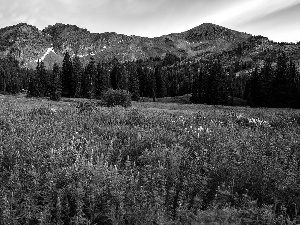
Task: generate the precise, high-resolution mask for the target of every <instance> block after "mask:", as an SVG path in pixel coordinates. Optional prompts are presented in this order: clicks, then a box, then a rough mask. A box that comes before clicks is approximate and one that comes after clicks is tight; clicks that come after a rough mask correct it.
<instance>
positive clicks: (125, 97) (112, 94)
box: [102, 89, 131, 107]
mask: <svg viewBox="0 0 300 225" xmlns="http://www.w3.org/2000/svg"><path fill="white" fill-rule="evenodd" d="M102 100H103V105H105V106H107V107H112V106H116V105H120V106H123V107H130V106H131V95H130V93H129V92H128V91H126V90H113V89H109V90H107V91H106V92H104V93H103V96H102Z"/></svg>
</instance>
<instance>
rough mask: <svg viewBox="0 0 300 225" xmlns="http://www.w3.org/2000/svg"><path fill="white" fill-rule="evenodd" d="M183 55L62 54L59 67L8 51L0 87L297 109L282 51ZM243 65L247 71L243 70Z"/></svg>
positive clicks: (296, 84)
mask: <svg viewBox="0 0 300 225" xmlns="http://www.w3.org/2000/svg"><path fill="white" fill-rule="evenodd" d="M249 67H251V65H250V66H249V65H247V64H245V63H243V62H240V61H235V62H234V63H232V65H225V64H224V63H222V60H221V59H219V58H216V59H214V60H202V61H201V60H196V59H194V60H191V59H189V60H187V59H180V58H178V57H177V56H175V55H172V54H167V55H166V56H165V57H164V58H163V59H161V58H158V57H157V58H150V59H148V60H138V61H135V62H123V63H122V62H119V61H118V60H117V59H116V58H114V59H113V60H111V61H110V62H96V61H95V59H94V58H93V57H91V58H90V60H89V62H88V63H87V64H86V65H84V64H83V63H82V62H81V60H80V58H79V57H78V56H75V57H74V58H71V57H70V55H69V53H68V52H66V53H65V55H64V59H63V63H62V66H59V65H58V64H57V63H54V65H53V68H51V69H46V68H45V65H44V63H43V62H42V61H41V62H40V61H38V63H37V66H36V69H35V70H32V69H26V68H21V67H20V66H19V63H18V61H17V60H16V59H14V57H13V56H7V57H5V58H2V59H0V92H1V93H11V94H16V93H19V92H21V91H24V92H27V95H28V96H30V97H50V99H51V100H59V99H60V98H61V97H68V98H88V99H99V98H101V95H102V93H103V92H104V91H106V90H108V89H114V90H118V89H121V90H126V91H129V92H130V93H131V98H132V100H134V101H138V100H140V98H141V97H148V98H152V99H153V101H156V98H164V97H174V96H183V95H186V94H190V95H191V98H190V101H191V103H196V104H199V103H200V104H209V105H239V104H243V105H249V106H252V107H287V108H300V75H299V71H298V70H297V68H296V65H295V63H294V61H293V60H291V59H289V58H288V57H287V56H286V54H285V53H284V52H281V53H279V54H278V56H277V58H276V59H273V60H272V59H266V60H265V61H264V63H263V64H260V65H254V67H252V68H250V69H249ZM245 69H247V71H248V72H246V73H243V71H245Z"/></svg>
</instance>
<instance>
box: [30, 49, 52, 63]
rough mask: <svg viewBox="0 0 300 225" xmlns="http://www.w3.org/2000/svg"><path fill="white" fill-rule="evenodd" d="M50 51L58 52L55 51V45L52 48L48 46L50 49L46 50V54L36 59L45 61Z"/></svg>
mask: <svg viewBox="0 0 300 225" xmlns="http://www.w3.org/2000/svg"><path fill="white" fill-rule="evenodd" d="M50 52H53V53H54V54H56V53H55V52H54V49H53V47H51V48H48V49H47V51H46V52H45V54H44V55H43V56H42V57H41V58H40V59H38V60H35V61H36V62H37V61H44V59H45V57H46V56H47V55H48V54H49V53H50Z"/></svg>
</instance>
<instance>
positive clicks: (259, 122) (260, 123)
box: [236, 114, 270, 127]
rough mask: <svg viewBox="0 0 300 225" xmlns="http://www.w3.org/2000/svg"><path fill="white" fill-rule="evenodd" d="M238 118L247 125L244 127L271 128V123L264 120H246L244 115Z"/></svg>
mask: <svg viewBox="0 0 300 225" xmlns="http://www.w3.org/2000/svg"><path fill="white" fill-rule="evenodd" d="M236 118H237V119H238V121H242V122H243V123H245V124H244V125H249V126H255V127H259V126H264V127H270V124H269V122H268V121H265V120H263V119H259V118H246V117H244V116H243V115H242V114H239V115H237V116H236Z"/></svg>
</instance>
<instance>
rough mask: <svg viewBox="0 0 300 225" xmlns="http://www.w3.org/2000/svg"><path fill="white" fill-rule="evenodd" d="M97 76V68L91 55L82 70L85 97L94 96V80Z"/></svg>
mask: <svg viewBox="0 0 300 225" xmlns="http://www.w3.org/2000/svg"><path fill="white" fill-rule="evenodd" d="M96 76H97V69H96V65H95V59H94V58H93V57H91V59H90V61H89V63H88V65H87V66H86V68H85V72H84V79H85V82H84V85H85V88H84V89H85V91H86V93H85V97H86V98H95V80H96Z"/></svg>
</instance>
